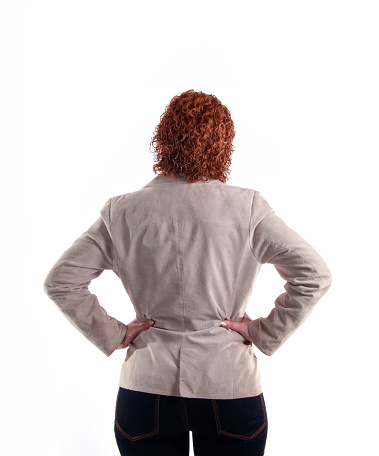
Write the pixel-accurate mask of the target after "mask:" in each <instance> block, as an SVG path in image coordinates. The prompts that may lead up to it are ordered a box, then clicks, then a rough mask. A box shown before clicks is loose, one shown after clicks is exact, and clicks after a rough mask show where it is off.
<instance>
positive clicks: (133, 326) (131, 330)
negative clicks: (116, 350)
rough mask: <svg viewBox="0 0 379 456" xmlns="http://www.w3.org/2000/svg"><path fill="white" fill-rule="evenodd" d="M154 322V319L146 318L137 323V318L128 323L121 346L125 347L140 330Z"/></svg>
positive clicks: (147, 327)
mask: <svg viewBox="0 0 379 456" xmlns="http://www.w3.org/2000/svg"><path fill="white" fill-rule="evenodd" d="M154 323H155V321H154V320H146V321H144V322H142V323H139V322H138V320H137V318H135V319H134V320H132V321H131V322H130V323H128V330H127V331H126V336H125V340H124V344H123V346H122V348H126V347H127V346H128V345H129V344H130V342H133V340H134V339H135V338H136V337H137V336H138V334H139V333H140V332H141V331H144V330H145V329H149V328H150V327H151V326H152V325H153V324H154Z"/></svg>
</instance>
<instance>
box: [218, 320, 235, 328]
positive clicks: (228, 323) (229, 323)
mask: <svg viewBox="0 0 379 456" xmlns="http://www.w3.org/2000/svg"><path fill="white" fill-rule="evenodd" d="M236 325H237V326H238V322H235V321H230V320H223V321H222V323H221V325H220V326H222V327H223V328H226V329H233V330H236V329H237V326H236Z"/></svg>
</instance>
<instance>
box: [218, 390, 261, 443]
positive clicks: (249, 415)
mask: <svg viewBox="0 0 379 456" xmlns="http://www.w3.org/2000/svg"><path fill="white" fill-rule="evenodd" d="M212 405H213V412H214V415H215V419H216V426H217V432H218V433H219V434H223V435H225V436H228V437H234V438H236V439H242V440H251V439H253V438H255V437H257V436H258V435H259V434H261V432H262V431H263V430H264V429H265V428H267V413H266V405H265V402H264V397H263V393H261V394H260V395H259V396H251V397H243V398H239V399H212Z"/></svg>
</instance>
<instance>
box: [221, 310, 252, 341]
mask: <svg viewBox="0 0 379 456" xmlns="http://www.w3.org/2000/svg"><path fill="white" fill-rule="evenodd" d="M250 321H252V319H251V318H250V317H249V315H247V313H246V312H245V314H244V316H243V320H242V321H232V320H222V323H221V325H220V326H222V327H223V328H226V329H231V330H232V331H237V332H238V333H240V334H241V336H243V337H244V338H245V339H246V341H245V342H244V343H245V344H247V345H251V344H252V343H253V341H252V340H251V338H250V336H249V330H248V327H247V325H248V324H249V322H250Z"/></svg>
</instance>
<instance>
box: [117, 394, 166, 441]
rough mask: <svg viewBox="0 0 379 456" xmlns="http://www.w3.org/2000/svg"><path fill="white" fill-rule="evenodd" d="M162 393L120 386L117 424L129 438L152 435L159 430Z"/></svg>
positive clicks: (137, 438)
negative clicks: (145, 391)
mask: <svg viewBox="0 0 379 456" xmlns="http://www.w3.org/2000/svg"><path fill="white" fill-rule="evenodd" d="M159 400H160V395H158V394H151V393H144V392H141V391H134V390H129V389H126V388H122V387H119V390H118V394H117V401H116V410H115V425H116V426H117V428H118V430H119V431H120V432H121V433H122V434H123V435H124V436H125V437H126V438H127V439H129V440H131V441H135V440H140V439H144V438H147V437H151V436H153V435H155V434H158V432H159Z"/></svg>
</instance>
